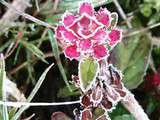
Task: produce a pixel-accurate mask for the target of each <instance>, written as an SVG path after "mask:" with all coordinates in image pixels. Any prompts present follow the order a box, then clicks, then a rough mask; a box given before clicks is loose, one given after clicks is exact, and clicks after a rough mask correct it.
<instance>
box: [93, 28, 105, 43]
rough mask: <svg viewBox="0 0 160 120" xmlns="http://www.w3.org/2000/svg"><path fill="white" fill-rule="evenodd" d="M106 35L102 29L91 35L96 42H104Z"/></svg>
mask: <svg viewBox="0 0 160 120" xmlns="http://www.w3.org/2000/svg"><path fill="white" fill-rule="evenodd" d="M106 37H107V33H106V31H105V30H104V29H99V30H98V31H97V32H96V33H95V35H94V36H93V39H94V41H95V42H96V43H104V42H105V40H106Z"/></svg>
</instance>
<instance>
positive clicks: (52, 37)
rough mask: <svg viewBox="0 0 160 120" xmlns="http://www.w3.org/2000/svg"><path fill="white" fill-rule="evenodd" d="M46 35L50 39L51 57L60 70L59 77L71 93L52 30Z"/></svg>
mask: <svg viewBox="0 0 160 120" xmlns="http://www.w3.org/2000/svg"><path fill="white" fill-rule="evenodd" d="M48 34H49V38H50V43H51V47H52V51H53V55H54V56H55V59H56V61H57V65H58V68H59V70H60V73H61V75H62V77H63V80H64V82H65V84H66V85H67V87H68V89H69V91H71V92H72V89H71V87H70V85H69V83H68V80H67V76H66V73H65V70H64V68H63V66H62V63H61V59H60V56H59V55H60V53H59V49H58V43H57V40H56V39H55V38H54V34H53V32H52V30H48Z"/></svg>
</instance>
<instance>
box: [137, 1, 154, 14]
mask: <svg viewBox="0 0 160 120" xmlns="http://www.w3.org/2000/svg"><path fill="white" fill-rule="evenodd" d="M140 12H141V13H142V14H143V15H144V16H145V17H149V16H150V15H151V14H152V5H151V4H149V3H145V4H142V5H140Z"/></svg>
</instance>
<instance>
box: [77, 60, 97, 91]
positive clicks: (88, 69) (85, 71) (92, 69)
mask: <svg viewBox="0 0 160 120" xmlns="http://www.w3.org/2000/svg"><path fill="white" fill-rule="evenodd" d="M98 67H99V66H98V62H97V61H96V60H93V59H91V58H87V59H83V60H81V61H80V63H79V77H80V84H81V87H82V89H83V90H86V89H87V88H88V87H89V86H90V84H91V83H92V81H93V80H94V79H95V77H96V75H97V71H98Z"/></svg>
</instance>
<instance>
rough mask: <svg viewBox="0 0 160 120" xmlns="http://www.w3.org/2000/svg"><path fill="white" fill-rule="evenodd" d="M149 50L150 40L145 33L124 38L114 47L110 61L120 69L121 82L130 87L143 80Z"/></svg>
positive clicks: (134, 86)
mask: <svg viewBox="0 0 160 120" xmlns="http://www.w3.org/2000/svg"><path fill="white" fill-rule="evenodd" d="M150 50H151V41H150V38H149V36H148V35H147V34H138V35H135V36H131V37H129V38H126V39H124V40H123V42H121V43H120V44H119V45H117V47H116V48H115V51H114V52H113V54H112V62H113V63H114V64H115V65H116V66H117V67H118V68H119V69H120V70H122V73H123V74H124V77H123V83H124V84H125V86H127V87H128V88H130V89H133V88H136V87H137V86H138V85H139V84H141V83H142V81H143V76H144V73H145V72H146V67H147V64H148V57H149V55H150Z"/></svg>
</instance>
